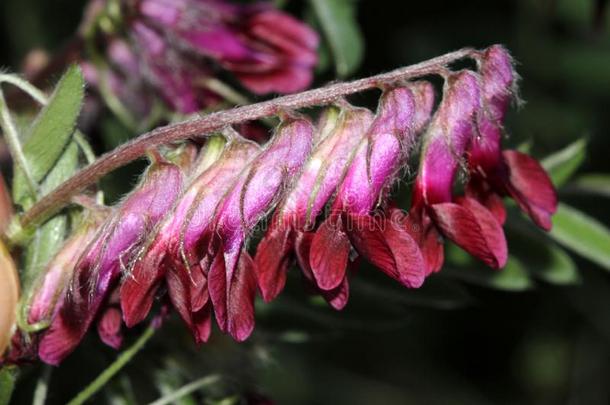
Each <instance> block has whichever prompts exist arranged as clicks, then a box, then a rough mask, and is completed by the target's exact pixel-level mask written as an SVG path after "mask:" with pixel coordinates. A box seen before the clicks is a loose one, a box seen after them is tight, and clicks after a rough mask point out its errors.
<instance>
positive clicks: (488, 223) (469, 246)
mask: <svg viewBox="0 0 610 405" xmlns="http://www.w3.org/2000/svg"><path fill="white" fill-rule="evenodd" d="M431 210H432V212H433V218H434V221H435V223H436V225H437V226H438V227H439V228H440V230H441V231H442V233H443V234H444V235H445V236H447V237H448V238H449V239H451V240H452V241H453V242H455V243H456V244H457V245H458V246H460V247H461V248H462V249H464V250H466V251H467V252H468V253H470V254H471V255H473V256H475V257H477V258H479V259H480V260H482V261H483V262H485V263H486V264H487V265H488V266H490V267H493V268H501V267H504V265H505V264H506V260H507V256H508V253H507V247H506V238H505V237H504V231H503V230H502V227H501V225H500V224H499V223H498V221H497V220H496V218H495V217H494V216H493V214H492V213H491V212H489V210H487V208H485V207H484V206H483V205H481V204H480V203H479V202H477V201H476V200H474V199H472V198H468V197H465V198H461V199H458V200H457V201H456V202H455V203H440V204H434V205H432V206H431Z"/></svg>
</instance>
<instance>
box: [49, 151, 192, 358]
mask: <svg viewBox="0 0 610 405" xmlns="http://www.w3.org/2000/svg"><path fill="white" fill-rule="evenodd" d="M182 171H183V170H182V169H181V168H179V167H178V166H176V165H174V164H172V163H167V162H163V161H158V162H154V163H153V164H152V165H151V166H150V167H149V169H148V170H147V172H146V174H145V175H144V176H143V179H142V181H141V183H140V185H139V186H138V187H137V188H136V189H135V190H134V191H133V192H132V193H131V194H130V196H129V197H127V199H125V200H124V201H123V203H122V204H121V205H120V206H119V207H118V208H117V209H116V212H115V213H114V214H113V215H112V216H111V217H110V218H108V220H106V222H105V223H104V224H103V225H102V227H101V229H100V230H99V231H98V233H97V235H96V237H95V239H94V240H93V241H92V243H90V244H89V245H88V246H87V248H86V251H85V252H84V253H83V255H82V256H81V257H80V259H79V260H78V262H77V263H76V267H75V269H74V274H73V276H72V279H71V281H70V284H69V287H68V293H67V294H66V297H65V299H64V301H63V303H62V304H61V307H60V308H59V309H58V312H57V314H56V316H55V317H54V318H53V320H52V322H51V326H50V328H49V329H48V330H47V331H45V332H44V335H43V336H42V339H41V342H40V347H39V351H38V354H39V356H40V358H41V359H42V360H43V361H45V362H46V363H49V364H58V363H59V362H60V361H61V360H62V359H63V358H64V357H65V356H66V355H68V354H69V353H70V352H71V351H72V350H73V349H74V348H75V347H76V346H77V345H78V343H79V342H80V340H81V339H82V338H83V336H84V334H85V333H86V332H87V330H88V329H89V327H90V325H91V323H92V322H93V321H94V320H95V319H96V317H97V316H98V315H99V313H100V310H101V308H102V307H103V305H104V303H105V302H107V301H108V299H109V298H110V295H111V293H112V291H113V289H114V288H116V284H117V281H118V279H119V278H120V275H121V271H122V270H123V269H124V268H125V266H126V265H127V264H128V263H129V261H130V259H131V255H132V254H133V252H134V251H135V250H136V249H137V247H138V245H139V244H141V243H142V241H143V237H144V236H145V235H146V234H147V232H150V230H151V229H152V228H153V227H154V226H155V224H156V223H157V222H158V221H159V220H160V219H161V218H162V217H163V215H164V214H165V213H166V211H167V210H168V209H169V208H170V207H171V205H172V203H173V201H174V199H175V198H176V196H177V195H178V194H179V192H180V189H181V187H182V182H183V175H182ZM104 316H105V315H103V317H104ZM104 322H106V321H104ZM113 328H114V329H116V327H113ZM111 329H112V328H111ZM107 330H108V328H105V330H102V331H103V332H105V331H107ZM117 339H118V338H117V337H114V338H112V337H110V336H105V339H104V340H106V341H108V342H112V343H113V345H114V344H116V343H117V342H118V340H117Z"/></svg>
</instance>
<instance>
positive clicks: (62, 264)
mask: <svg viewBox="0 0 610 405" xmlns="http://www.w3.org/2000/svg"><path fill="white" fill-rule="evenodd" d="M106 214H107V212H106V210H99V211H95V212H90V213H87V214H85V215H86V218H84V219H83V223H82V224H81V225H80V226H79V227H78V229H77V230H76V231H75V232H74V233H73V234H72V236H71V237H70V239H68V240H67V241H66V243H65V244H64V246H63V247H62V248H61V250H60V251H59V252H57V254H56V255H55V256H54V257H53V259H51V261H50V262H49V264H48V265H47V267H46V269H45V271H44V272H43V273H42V275H41V277H40V279H39V280H37V281H36V284H35V287H34V293H33V294H32V298H31V300H30V304H29V310H28V323H30V324H37V323H43V322H49V321H51V319H52V317H53V316H54V315H55V313H56V312H57V309H58V308H59V306H60V304H61V302H62V300H63V299H64V297H65V295H66V292H67V291H66V290H67V287H68V284H69V282H70V280H71V279H72V276H73V272H74V263H75V262H76V261H77V260H78V259H79V258H80V257H81V255H82V254H83V252H84V251H85V249H86V247H87V246H88V245H89V244H90V243H91V241H93V239H94V237H95V235H96V233H97V230H98V227H99V226H100V225H101V223H102V220H103V219H104V217H105V216H106Z"/></svg>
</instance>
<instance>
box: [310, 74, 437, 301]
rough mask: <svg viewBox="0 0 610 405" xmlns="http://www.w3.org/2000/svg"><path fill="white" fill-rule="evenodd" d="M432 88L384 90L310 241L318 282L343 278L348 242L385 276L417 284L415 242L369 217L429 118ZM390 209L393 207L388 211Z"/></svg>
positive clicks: (386, 221)
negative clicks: (321, 221)
mask: <svg viewBox="0 0 610 405" xmlns="http://www.w3.org/2000/svg"><path fill="white" fill-rule="evenodd" d="M433 96H434V90H433V88H432V86H431V85H430V84H428V83H425V82H422V83H417V84H416V85H412V86H410V87H400V88H396V89H392V90H388V91H386V92H385V93H384V95H383V96H382V97H381V100H380V103H379V107H378V111H377V115H376V116H375V120H374V121H373V123H372V124H371V127H370V128H369V129H368V131H367V135H366V137H364V138H363V139H362V140H361V142H360V144H359V145H358V146H357V147H356V149H355V152H354V153H353V156H352V159H351V162H350V164H349V167H348V169H347V174H346V177H345V179H344V180H343V182H342V183H341V185H340V186H339V188H338V191H337V195H336V198H335V200H334V203H333V206H332V208H331V213H330V215H329V216H328V217H327V218H326V220H325V221H324V222H323V223H322V224H321V225H320V227H319V228H318V229H317V231H316V232H315V235H314V236H313V238H312V240H311V247H310V251H309V265H310V267H311V271H312V274H313V276H314V278H315V280H316V282H317V285H318V286H319V287H320V288H321V289H323V290H327V291H328V290H333V289H335V288H337V287H339V286H340V285H342V284H343V283H345V281H344V279H345V277H346V268H347V263H348V257H349V255H350V251H351V249H352V246H353V247H354V248H355V249H356V251H357V252H358V253H359V254H360V255H361V256H363V257H364V258H365V259H367V260H368V261H369V262H371V263H372V264H374V265H375V266H376V267H378V268H379V269H380V270H382V271H383V272H384V273H386V274H387V275H389V276H390V277H392V278H394V279H396V280H398V281H399V282H401V283H402V284H404V285H405V286H407V287H419V286H421V284H422V283H423V280H424V277H425V272H424V264H423V259H422V256H421V253H420V250H419V247H418V245H417V243H416V242H415V241H414V240H413V238H412V237H411V236H410V234H409V233H408V232H407V231H406V230H404V229H403V228H402V227H401V226H400V224H398V223H396V222H395V221H394V218H392V217H390V218H385V217H384V216H381V217H377V216H374V215H371V213H372V210H373V209H374V208H375V206H376V205H377V204H378V202H379V200H380V197H382V195H383V194H385V193H387V192H388V187H389V186H390V185H391V183H392V182H393V181H394V179H395V178H396V175H397V174H398V171H399V170H400V168H401V167H402V166H403V165H404V164H405V163H406V162H405V160H406V156H408V153H409V152H410V150H411V147H412V146H413V144H414V142H415V139H416V135H417V134H418V133H419V132H420V131H421V130H422V128H423V127H424V125H425V124H426V123H427V121H428V117H429V116H430V112H431V109H432V104H433V100H434V97H433ZM388 212H392V211H388Z"/></svg>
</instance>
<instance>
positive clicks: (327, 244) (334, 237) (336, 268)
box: [309, 217, 351, 290]
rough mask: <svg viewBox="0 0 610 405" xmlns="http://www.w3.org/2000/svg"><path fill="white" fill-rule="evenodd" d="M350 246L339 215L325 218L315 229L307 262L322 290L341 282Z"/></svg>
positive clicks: (336, 285) (331, 287)
mask: <svg viewBox="0 0 610 405" xmlns="http://www.w3.org/2000/svg"><path fill="white" fill-rule="evenodd" d="M350 247H351V246H350V243H349V239H348V237H347V234H346V233H345V230H344V226H343V219H342V218H341V217H334V218H333V217H329V218H327V219H326V220H325V221H324V222H323V223H322V224H321V225H320V227H319V228H318V230H317V231H316V233H315V235H314V237H313V239H312V241H311V250H310V252H309V264H310V266H311V270H312V272H313V275H314V278H315V279H316V283H317V284H318V287H320V288H321V289H322V290H332V289H333V288H336V287H338V286H339V284H341V280H343V278H344V277H345V270H346V269H347V261H348V259H349V251H350Z"/></svg>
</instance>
